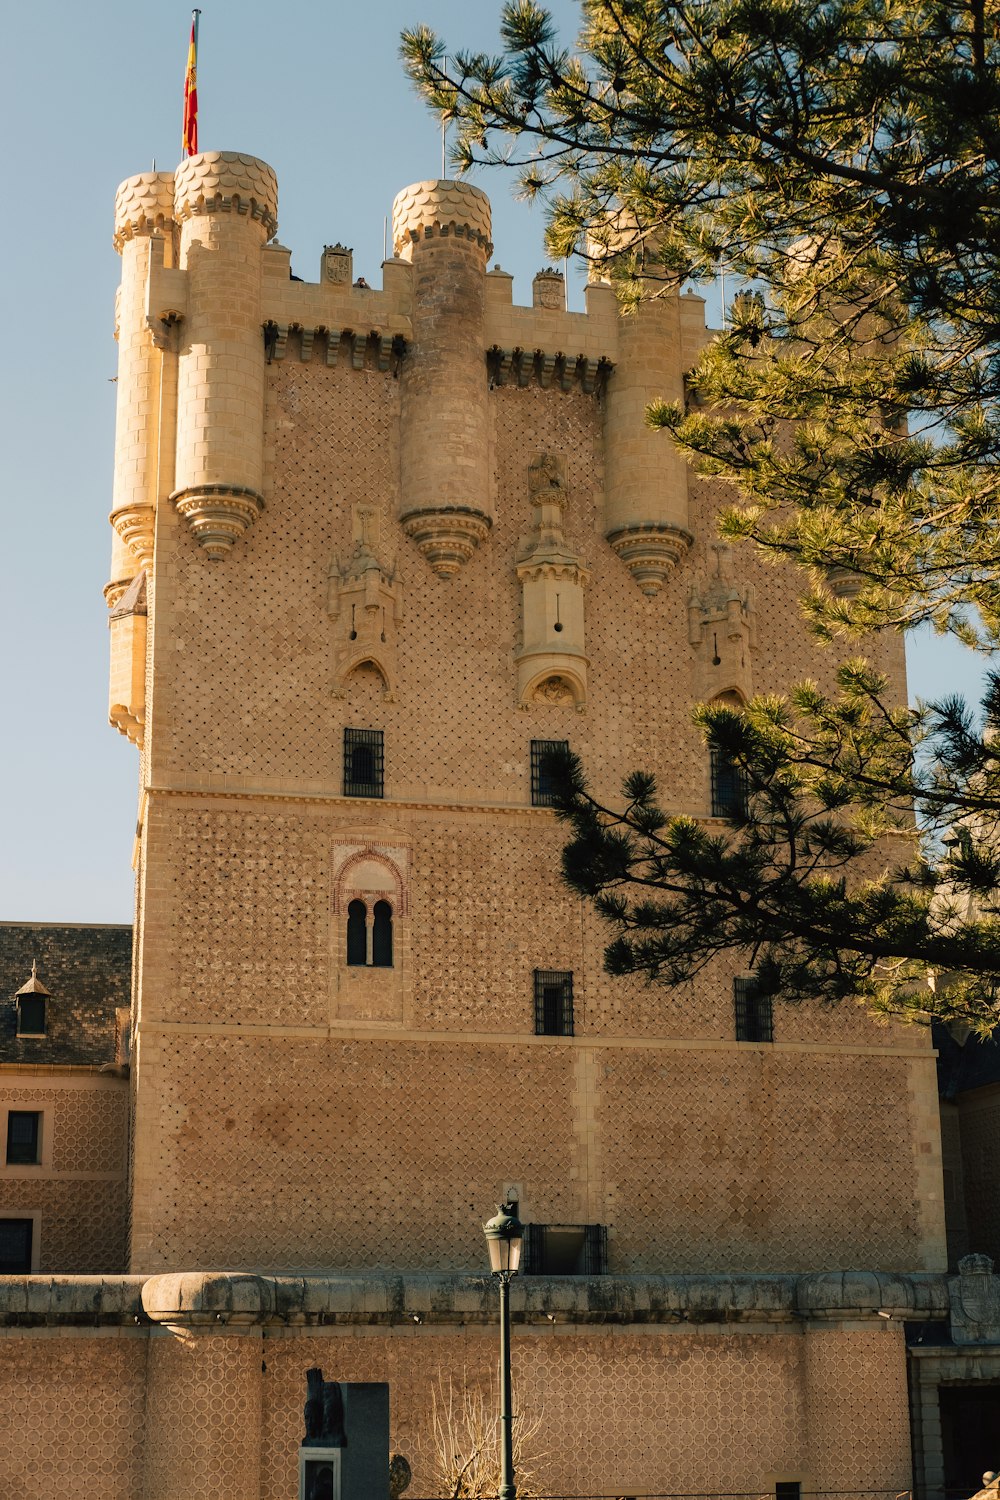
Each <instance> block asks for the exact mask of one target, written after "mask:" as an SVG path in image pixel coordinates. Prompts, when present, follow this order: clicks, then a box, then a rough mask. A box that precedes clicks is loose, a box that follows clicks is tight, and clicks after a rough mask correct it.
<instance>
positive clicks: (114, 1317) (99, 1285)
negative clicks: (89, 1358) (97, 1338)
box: [0, 1276, 146, 1328]
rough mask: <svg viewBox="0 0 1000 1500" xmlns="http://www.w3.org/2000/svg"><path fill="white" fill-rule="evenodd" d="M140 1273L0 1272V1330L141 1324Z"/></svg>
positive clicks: (143, 1320) (142, 1321)
mask: <svg viewBox="0 0 1000 1500" xmlns="http://www.w3.org/2000/svg"><path fill="white" fill-rule="evenodd" d="M145 1279H146V1278H145V1277H144V1276H0V1328H40V1327H52V1326H60V1325H62V1326H65V1325H77V1326H83V1327H88V1328H96V1327H101V1326H102V1325H104V1324H108V1323H111V1324H116V1323H117V1324H128V1323H145V1322H146V1318H145V1316H144V1315H143V1310H142V1295H141V1294H142V1284H143V1282H144V1281H145Z"/></svg>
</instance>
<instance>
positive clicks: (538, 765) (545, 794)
mask: <svg viewBox="0 0 1000 1500" xmlns="http://www.w3.org/2000/svg"><path fill="white" fill-rule="evenodd" d="M568 749H569V740H532V742H531V805H532V807H551V806H552V805H553V803H554V801H555V797H554V795H553V786H552V777H551V776H550V775H549V773H548V771H547V769H546V767H545V764H544V762H545V757H546V756H547V755H552V754H558V753H559V752H565V751H567V750H568Z"/></svg>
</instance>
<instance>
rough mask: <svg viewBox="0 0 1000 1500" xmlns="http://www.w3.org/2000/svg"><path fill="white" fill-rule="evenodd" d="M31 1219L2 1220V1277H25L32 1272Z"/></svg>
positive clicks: (0, 1222)
mask: <svg viewBox="0 0 1000 1500" xmlns="http://www.w3.org/2000/svg"><path fill="white" fill-rule="evenodd" d="M33 1229H34V1225H33V1224H32V1221H31V1220H30V1219H0V1276H23V1275H25V1274H27V1273H29V1272H30V1271H31V1236H32V1230H33Z"/></svg>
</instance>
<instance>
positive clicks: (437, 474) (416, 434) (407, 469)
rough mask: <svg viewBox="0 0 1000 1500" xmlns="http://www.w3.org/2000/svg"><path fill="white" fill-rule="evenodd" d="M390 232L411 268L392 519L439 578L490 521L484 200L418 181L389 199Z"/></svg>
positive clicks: (450, 185)
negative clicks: (409, 336) (409, 345)
mask: <svg viewBox="0 0 1000 1500" xmlns="http://www.w3.org/2000/svg"><path fill="white" fill-rule="evenodd" d="M392 241H393V245H394V247H395V250H396V254H397V255H398V256H400V257H401V258H402V259H404V260H406V261H409V263H410V264H411V265H412V267H413V345H414V347H413V356H414V357H413V358H412V359H410V360H408V361H407V362H406V365H405V366H404V370H403V378H402V391H401V396H402V411H401V432H400V442H401V466H402V472H401V477H400V491H401V493H400V512H399V514H400V521H401V523H402V526H403V530H404V531H405V532H406V535H407V536H409V537H412V538H413V540H414V541H415V542H416V544H417V547H418V548H419V550H420V552H421V553H422V554H423V556H424V557H426V558H427V561H428V562H429V563H430V565H431V567H432V568H433V569H434V572H435V573H437V574H439V575H441V576H442V577H448V576H450V575H451V574H453V573H455V572H457V571H458V569H459V568H460V567H461V565H462V563H463V562H466V561H467V560H468V559H469V557H471V555H472V552H473V551H474V549H475V548H476V547H478V546H479V544H480V543H481V542H482V541H484V540H485V538H486V537H487V536H488V535H489V531H490V527H491V526H492V524H493V514H492V503H491V499H490V473H489V464H488V461H487V454H488V442H487V410H486V399H487V394H486V371H485V367H484V363H483V355H482V351H483V340H484V315H485V297H486V262H487V258H488V257H489V255H490V254H491V253H492V250H493V245H492V242H491V240H490V202H489V199H488V198H487V196H486V194H485V193H484V192H482V191H481V190H480V189H479V188H476V187H472V186H471V185H470V184H468V183H464V182H463V183H459V182H418V183H416V184H415V185H414V186H413V187H409V188H406V189H404V191H403V192H401V193H399V194H398V195H397V197H396V200H395V202H394V203H393V205H392Z"/></svg>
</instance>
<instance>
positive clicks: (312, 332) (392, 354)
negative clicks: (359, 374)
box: [263, 319, 406, 375]
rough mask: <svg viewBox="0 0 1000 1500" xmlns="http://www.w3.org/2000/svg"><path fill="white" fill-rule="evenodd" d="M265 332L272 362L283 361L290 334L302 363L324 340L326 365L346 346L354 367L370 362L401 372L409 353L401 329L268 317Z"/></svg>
mask: <svg viewBox="0 0 1000 1500" xmlns="http://www.w3.org/2000/svg"><path fill="white" fill-rule="evenodd" d="M263 333H264V354H265V357H266V359H267V363H268V364H269V365H270V364H280V362H281V361H282V360H283V359H284V358H285V356H286V355H287V353H288V348H289V339H290V338H291V339H292V348H293V349H294V348H295V347H296V343H297V346H298V356H299V359H300V361H301V362H302V363H303V364H308V363H309V361H310V360H311V359H312V357H313V350H314V349H317V348H321V347H322V346H323V344H325V346H326V352H325V355H324V359H325V362H326V364H327V365H336V364H337V363H338V362H339V359H340V351H341V348H346V350H347V353H348V357H349V359H350V362H351V367H352V369H355V370H363V369H364V368H365V365H366V364H369V365H370V366H372V367H374V368H375V369H377V370H381V371H383V372H384V371H386V370H389V371H391V372H392V374H393V375H398V373H399V366H400V362H401V360H402V358H403V355H404V354H405V353H406V339H405V337H404V335H403V334H402V333H400V332H396V333H392V332H383V331H382V330H381V329H379V328H372V329H356V328H326V327H323V326H319V327H316V328H307V327H305V326H304V325H303V324H301V323H276V322H274V321H273V319H269V320H268V321H267V322H266V323H265V324H264V326H263ZM317 339H318V340H319V343H317Z"/></svg>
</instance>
